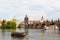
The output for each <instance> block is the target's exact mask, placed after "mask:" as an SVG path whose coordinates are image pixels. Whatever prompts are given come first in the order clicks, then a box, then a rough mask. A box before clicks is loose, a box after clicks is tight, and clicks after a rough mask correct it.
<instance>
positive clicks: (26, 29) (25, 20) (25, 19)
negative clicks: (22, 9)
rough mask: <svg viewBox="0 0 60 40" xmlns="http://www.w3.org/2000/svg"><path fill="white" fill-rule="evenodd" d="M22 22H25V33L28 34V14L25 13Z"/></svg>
mask: <svg viewBox="0 0 60 40" xmlns="http://www.w3.org/2000/svg"><path fill="white" fill-rule="evenodd" d="M24 24H25V34H26V35H28V16H27V15H25V18H24Z"/></svg>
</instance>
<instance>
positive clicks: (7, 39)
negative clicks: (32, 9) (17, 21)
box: [0, 29, 60, 40]
mask: <svg viewBox="0 0 60 40" xmlns="http://www.w3.org/2000/svg"><path fill="white" fill-rule="evenodd" d="M16 30H17V31H19V32H20V31H21V30H23V29H4V30H2V29H0V40H60V34H59V33H58V31H41V30H40V29H29V35H27V36H26V37H25V38H14V37H11V32H15V31H16Z"/></svg>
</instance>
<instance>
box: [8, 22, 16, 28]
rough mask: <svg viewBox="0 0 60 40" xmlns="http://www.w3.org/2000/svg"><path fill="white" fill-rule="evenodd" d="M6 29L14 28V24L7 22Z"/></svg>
mask: <svg viewBox="0 0 60 40" xmlns="http://www.w3.org/2000/svg"><path fill="white" fill-rule="evenodd" d="M7 28H16V22H13V21H8V23H7Z"/></svg>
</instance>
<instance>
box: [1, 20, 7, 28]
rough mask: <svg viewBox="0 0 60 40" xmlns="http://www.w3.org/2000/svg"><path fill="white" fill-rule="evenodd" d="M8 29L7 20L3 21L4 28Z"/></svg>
mask: <svg viewBox="0 0 60 40" xmlns="http://www.w3.org/2000/svg"><path fill="white" fill-rule="evenodd" d="M6 27H7V23H6V20H3V21H2V28H6Z"/></svg>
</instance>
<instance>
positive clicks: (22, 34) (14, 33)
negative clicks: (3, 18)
mask: <svg viewBox="0 0 60 40" xmlns="http://www.w3.org/2000/svg"><path fill="white" fill-rule="evenodd" d="M11 36H12V37H25V36H26V35H25V33H24V32H21V33H20V32H12V33H11Z"/></svg>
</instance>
